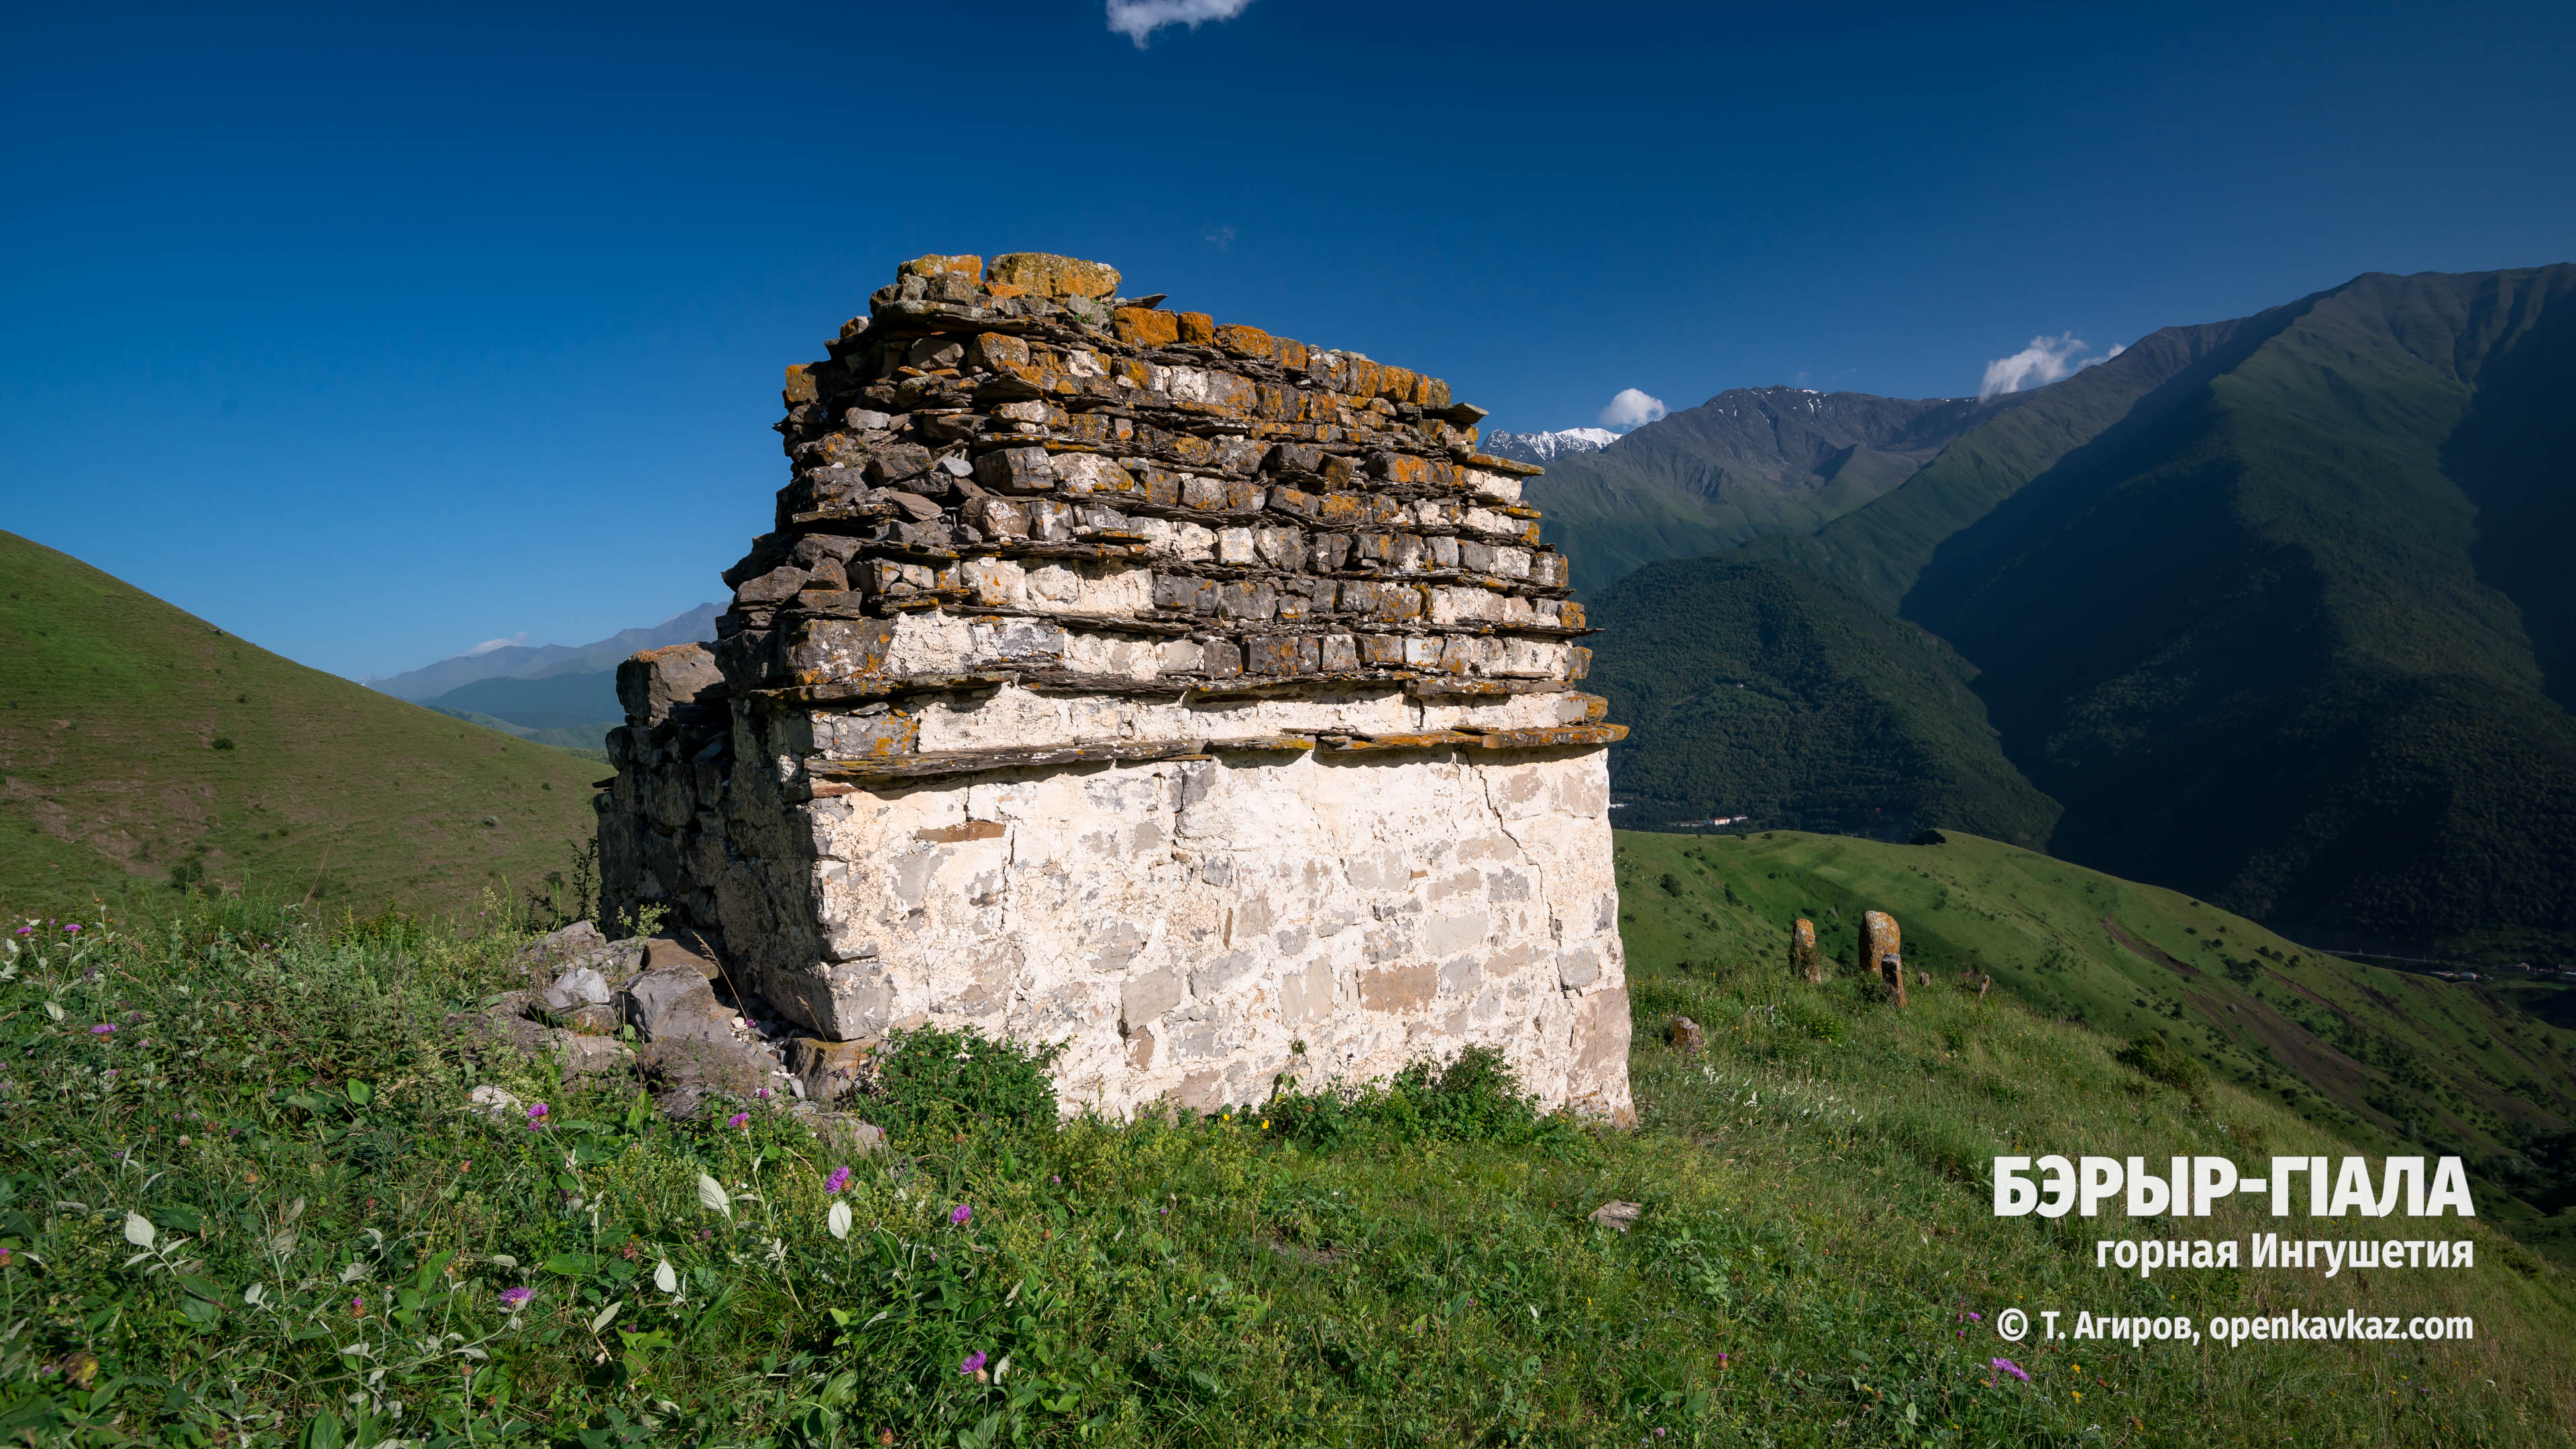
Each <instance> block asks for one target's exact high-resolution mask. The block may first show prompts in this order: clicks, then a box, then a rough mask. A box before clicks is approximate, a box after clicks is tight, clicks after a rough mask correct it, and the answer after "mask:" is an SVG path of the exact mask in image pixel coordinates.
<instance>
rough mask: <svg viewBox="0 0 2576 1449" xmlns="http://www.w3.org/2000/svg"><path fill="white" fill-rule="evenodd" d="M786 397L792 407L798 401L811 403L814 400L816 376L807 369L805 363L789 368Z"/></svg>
mask: <svg viewBox="0 0 2576 1449" xmlns="http://www.w3.org/2000/svg"><path fill="white" fill-rule="evenodd" d="M786 398H787V405H788V406H789V407H791V408H792V407H794V406H796V405H797V404H798V403H809V402H812V401H813V400H814V398H815V392H814V376H813V374H812V373H810V372H808V371H806V367H805V364H804V363H801V362H800V363H797V364H795V365H794V366H792V367H790V368H788V369H787V388H786Z"/></svg>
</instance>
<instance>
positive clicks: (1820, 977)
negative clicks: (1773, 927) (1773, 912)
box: [1789, 916, 1825, 985]
mask: <svg viewBox="0 0 2576 1449" xmlns="http://www.w3.org/2000/svg"><path fill="white" fill-rule="evenodd" d="M1789 969H1790V970H1792V971H1795V972H1797V973H1798V974H1799V975H1801V976H1804V977H1806V978H1807V980H1808V981H1810V982H1813V983H1815V984H1817V985H1822V984H1824V979H1825V954H1824V952H1822V951H1819V950H1817V949H1816V923H1815V922H1813V921H1811V920H1808V919H1807V918H1806V917H1804V916H1800V917H1799V918H1798V923H1797V924H1796V925H1793V926H1791V927H1790V928H1789Z"/></svg>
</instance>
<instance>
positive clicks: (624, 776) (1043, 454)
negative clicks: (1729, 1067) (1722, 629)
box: [599, 254, 1630, 1117]
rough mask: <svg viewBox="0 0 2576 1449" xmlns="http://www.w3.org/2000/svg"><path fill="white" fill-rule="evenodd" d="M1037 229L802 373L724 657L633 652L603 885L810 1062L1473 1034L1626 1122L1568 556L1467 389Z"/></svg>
mask: <svg viewBox="0 0 2576 1449" xmlns="http://www.w3.org/2000/svg"><path fill="white" fill-rule="evenodd" d="M1119 281H1120V279H1119V275H1118V273H1117V272H1116V271H1115V270H1113V269H1111V268H1109V267H1106V266H1102V265H1100V264H1099V263H1096V262H1085V261H1077V260H1074V259H1071V258H1065V257H1054V256H1045V255H1037V254H1021V255H1016V256H1005V257H1000V258H997V259H995V260H994V262H993V264H992V265H991V267H990V268H987V267H986V266H985V265H984V263H983V260H982V259H981V258H978V257H972V256H958V257H936V256H934V257H923V258H920V259H917V260H915V261H912V262H908V263H905V264H904V265H903V267H902V268H901V271H900V274H899V276H898V278H897V280H896V282H895V283H894V284H893V285H891V286H889V287H886V288H884V289H883V290H881V291H879V292H878V293H877V294H876V295H875V297H874V298H873V299H872V301H871V307H870V313H869V315H868V316H866V317H863V318H858V319H854V320H852V321H851V322H850V323H848V324H847V325H846V326H844V327H843V328H842V330H841V335H840V336H839V337H838V338H837V339H836V340H835V341H834V342H832V343H831V344H830V345H829V347H828V352H829V356H828V357H827V358H826V359H825V360H823V361H820V362H815V363H810V364H806V365H802V366H797V367H791V368H789V369H788V370H787V386H786V392H785V402H786V406H787V416H786V418H785V419H784V420H783V421H782V422H781V423H780V424H779V430H780V432H781V433H782V434H784V436H785V440H786V451H787V455H788V458H789V460H790V463H791V475H792V476H791V480H790V482H789V483H788V485H787V486H786V487H785V488H783V489H782V490H780V492H779V495H778V504H777V513H776V517H775V519H774V521H773V525H772V528H771V531H769V532H768V533H765V534H763V535H761V536H760V537H759V538H757V539H755V540H754V541H753V544H752V547H751V550H750V552H749V554H748V555H747V556H745V557H744V559H743V560H742V561H741V562H740V563H738V564H736V565H735V566H734V567H733V568H732V569H730V570H728V571H726V574H725V579H726V582H727V583H728V584H729V585H731V586H732V587H733V589H734V598H733V607H732V609H731V611H730V612H728V613H727V614H726V615H725V616H724V618H723V620H722V621H721V624H720V626H719V635H720V637H719V638H718V640H717V642H716V644H715V645H714V647H713V648H712V650H710V649H707V648H705V647H703V646H698V645H682V646H678V647H676V648H672V649H664V650H656V651H649V652H647V653H644V654H639V655H637V656H636V657H635V658H633V659H631V660H629V661H628V662H627V663H626V664H625V665H624V666H623V667H621V669H620V671H619V693H620V696H621V699H622V700H623V702H624V704H625V707H626V710H627V724H626V726H625V727H624V728H622V729H620V730H617V731H615V732H614V733H613V734H612V735H611V737H610V741H609V746H610V753H611V757H612V759H613V760H614V761H615V763H616V765H617V768H618V773H617V777H616V780H615V781H614V782H613V785H612V787H611V788H610V789H609V791H608V792H607V793H605V794H603V795H602V796H601V797H600V802H599V805H600V821H601V826H600V838H601V859H602V866H603V874H604V877H605V883H606V904H607V905H608V907H609V908H610V909H611V910H612V911H613V912H617V913H621V914H622V915H624V916H626V917H628V918H630V919H632V918H634V917H637V916H638V915H640V914H642V913H644V912H646V911H648V910H658V912H659V919H661V920H662V921H664V922H666V923H667V924H668V925H671V926H687V927H691V928H694V929H696V930H698V931H700V932H702V933H704V934H705V935H706V936H707V937H708V938H710V939H712V940H713V941H715V942H718V943H720V946H721V951H722V953H723V955H724V956H725V958H726V961H727V969H728V971H729V972H730V973H732V975H733V976H734V977H735V978H738V979H739V980H741V981H742V982H743V983H744V991H745V992H746V994H748V995H750V996H755V997H757V998H759V1000H758V1001H757V1002H756V1003H754V1004H753V1005H752V1006H747V1007H746V1010H753V1009H755V1008H756V1009H758V1010H762V1011H769V1010H774V1011H776V1012H778V1013H782V1014H783V1015H784V1016H786V1017H789V1018H792V1019H794V1020H795V1021H797V1022H799V1023H801V1024H802V1025H803V1027H805V1028H806V1029H808V1030H810V1032H811V1033H812V1034H813V1035H812V1039H811V1041H810V1043H809V1044H808V1045H807V1047H806V1048H805V1050H807V1051H809V1052H813V1053H827V1052H829V1051H831V1050H833V1049H835V1048H836V1047H839V1046H842V1045H845V1044H849V1043H864V1042H867V1041H871V1040H873V1039H875V1038H877V1037H879V1036H881V1035H882V1034H883V1033H884V1032H885V1031H887V1030H889V1029H891V1028H894V1027H899V1026H904V1025H908V1024H915V1023H921V1022H938V1023H940V1024H943V1025H959V1024H969V1023H971V1024H975V1025H978V1026H981V1027H982V1028H983V1029H984V1030H986V1031H987V1032H988V1033H991V1034H995V1035H999V1034H1004V1033H1007V1034H1010V1035H1013V1036H1017V1037H1020V1038H1023V1039H1029V1040H1042V1041H1048V1042H1062V1043H1066V1050H1065V1051H1064V1053H1063V1054H1062V1055H1061V1056H1060V1057H1059V1058H1058V1059H1057V1063H1056V1071H1057V1074H1058V1078H1059V1089H1060V1095H1061V1096H1062V1097H1063V1099H1064V1100H1065V1102H1066V1103H1067V1105H1068V1107H1069V1108H1081V1107H1085V1106H1089V1107H1096V1108H1098V1109H1100V1110H1103V1111H1107V1112H1111V1113H1124V1112H1128V1111H1132V1110H1135V1109H1136V1108H1138V1107H1141V1106H1144V1105H1147V1104H1150V1103H1153V1102H1156V1101H1158V1100H1162V1099H1166V1098H1169V1099H1175V1100H1178V1101H1181V1102H1184V1103H1187V1104H1188V1105H1191V1106H1194V1107H1206V1106H1210V1105H1214V1104H1218V1103H1239V1102H1246V1101H1252V1100H1257V1099H1259V1098H1260V1097H1262V1096H1263V1095H1266V1093H1267V1092H1268V1091H1269V1089H1270V1086H1271V1083H1272V1081H1273V1080H1274V1079H1275V1078H1276V1077H1278V1076H1279V1075H1281V1074H1283V1073H1285V1074H1290V1075H1295V1076H1299V1077H1301V1078H1304V1079H1307V1080H1310V1081H1314V1080H1322V1079H1327V1078H1332V1077H1337V1076H1338V1077H1367V1076H1375V1075H1381V1074H1383V1073H1386V1072H1389V1071H1392V1070H1394V1069H1396V1068H1398V1067H1400V1066H1402V1065H1403V1064H1404V1063H1405V1062H1407V1061H1409V1060H1412V1059H1415V1058H1418V1057H1423V1056H1447V1055H1454V1054H1455V1052H1456V1051H1457V1050H1459V1049H1461V1048H1463V1047H1465V1046H1468V1045H1471V1044H1478V1043H1481V1044H1486V1045H1490V1046H1493V1047H1495V1048H1497V1049H1499V1050H1501V1051H1502V1052H1503V1053H1504V1054H1505V1055H1506V1057H1507V1058H1509V1059H1510V1060H1511V1061H1512V1063H1513V1065H1514V1066H1515V1067H1516V1068H1517V1069H1518V1070H1519V1071H1520V1072H1521V1074H1522V1077H1523V1080H1524V1081H1525V1082H1526V1083H1528V1084H1529V1085H1530V1086H1531V1087H1532V1088H1533V1089H1534V1090H1536V1091H1537V1092H1539V1094H1540V1095H1541V1096H1542V1097H1543V1098H1545V1099H1546V1100H1548V1101H1549V1102H1551V1103H1559V1104H1570V1105H1577V1106H1581V1107H1585V1108H1588V1109H1590V1110H1595V1111H1599V1112H1602V1113H1605V1114H1608V1115H1611V1116H1614V1117H1625V1116H1627V1115H1628V1114H1629V1112H1630V1107H1629V1097H1628V1087H1627V1071H1626V1058H1627V1040H1628V1015H1627V999H1626V991H1625V986H1624V975H1623V970H1622V960H1621V955H1620V947H1619V940H1618V935H1617V898H1616V891H1615V887H1614V885H1613V883H1612V877H1611V862H1610V833H1609V823H1608V814H1607V808H1608V804H1609V798H1608V781H1607V775H1606V770H1605V765H1604V747H1605V746H1606V745H1607V744H1608V743H1609V742H1611V741H1613V740H1615V739H1617V738H1619V737H1620V735H1621V734H1622V733H1624V731H1623V729H1622V728H1621V727H1620V726H1617V725H1613V724H1607V723H1605V722H1603V718H1602V716H1603V710H1604V704H1603V701H1602V700H1601V699H1599V698H1598V697H1597V696H1593V695H1590V694H1586V693H1583V692H1581V691H1580V689H1579V688H1578V683H1579V681H1580V680H1582V678H1583V677H1584V674H1585V672H1586V669H1587V666H1588V663H1589V658H1590V651H1589V650H1587V649H1586V648H1585V647H1584V646H1583V645H1581V644H1580V643H1578V642H1576V641H1577V640H1579V639H1580V638H1582V637H1583V636H1584V634H1585V633H1586V632H1587V631H1586V629H1585V626H1584V616H1583V610H1582V606H1581V605H1580V604H1578V603H1576V602H1574V601H1573V600H1572V599H1571V598H1569V597H1568V589H1567V577H1566V568H1565V559H1564V556H1563V555H1561V554H1559V553H1557V552H1555V551H1554V550H1553V549H1551V548H1549V547H1548V546H1547V545H1545V544H1543V543H1541V542H1540V541H1539V520H1538V515H1537V512H1536V510H1534V509H1531V508H1529V507H1528V506H1526V505H1525V504H1524V503H1523V502H1522V501H1521V484H1522V480H1523V479H1524V478H1525V477H1527V476H1529V475H1531V474H1534V473H1536V472H1538V471H1539V470H1538V469H1536V468H1535V467H1531V466H1529V465H1527V464H1522V463H1516V462H1512V461H1509V460H1505V459H1501V458H1495V457H1491V456H1488V455H1485V454H1482V453H1479V452H1478V451H1476V446H1475V445H1476V426H1475V425H1476V423H1477V422H1478V421H1479V420H1480V419H1481V418H1482V417H1483V414H1482V412H1481V411H1480V410H1478V409H1476V408H1474V407H1471V406H1468V405H1466V404H1463V403H1459V402H1457V401H1455V400H1453V399H1452V398H1451V396H1450V393H1449V389H1448V386H1447V385H1446V384H1445V383H1443V382H1441V381H1439V380H1438V379H1436V378H1430V377H1425V376H1423V375H1421V374H1419V373H1415V372H1410V371H1407V370H1405V369H1403V368H1399V367H1392V366H1387V365H1384V364H1381V363H1378V362H1375V361H1372V360H1371V359H1369V358H1367V357H1364V356H1361V355H1359V354H1357V353H1353V352H1347V351H1336V350H1332V349H1327V348H1322V347H1314V346H1309V345H1307V344H1305V343H1301V342H1296V341H1291V340H1289V339H1287V338H1282V337H1276V336H1273V335H1271V334H1270V333H1268V332H1265V331H1262V330H1260V329H1259V328H1255V327H1249V326H1241V325H1233V324H1220V323H1217V322H1215V321H1214V320H1213V319H1211V318H1210V317H1208V316H1206V315H1204V314H1200V313H1194V312H1171V311H1167V310H1164V309H1163V308H1162V307H1161V305H1160V304H1161V302H1162V300H1163V299H1162V298H1160V297H1146V298H1141V299H1126V298H1122V297H1120V296H1118V295H1117V293H1118V287H1119Z"/></svg>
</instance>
